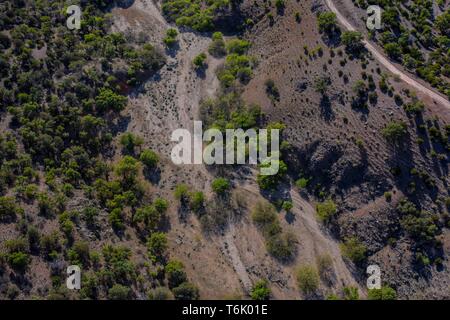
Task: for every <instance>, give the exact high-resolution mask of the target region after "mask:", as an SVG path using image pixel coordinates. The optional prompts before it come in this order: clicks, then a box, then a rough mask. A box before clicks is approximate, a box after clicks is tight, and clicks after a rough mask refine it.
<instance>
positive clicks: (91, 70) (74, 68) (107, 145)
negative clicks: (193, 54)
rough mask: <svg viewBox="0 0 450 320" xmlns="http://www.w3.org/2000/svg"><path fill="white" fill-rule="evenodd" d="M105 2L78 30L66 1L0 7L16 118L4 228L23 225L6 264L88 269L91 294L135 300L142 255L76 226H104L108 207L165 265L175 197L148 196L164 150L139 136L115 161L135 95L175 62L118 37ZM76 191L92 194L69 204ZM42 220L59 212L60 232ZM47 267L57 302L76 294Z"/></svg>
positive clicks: (0, 185) (4, 138)
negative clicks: (119, 128) (120, 128)
mask: <svg viewBox="0 0 450 320" xmlns="http://www.w3.org/2000/svg"><path fill="white" fill-rule="evenodd" d="M107 6H108V5H107V4H106V2H104V1H91V2H90V3H89V4H86V5H85V6H83V21H82V26H81V29H80V30H78V31H76V32H75V31H71V30H69V29H68V28H66V26H65V21H66V19H67V17H66V15H65V10H64V9H65V7H66V3H65V1H46V0H45V1H38V2H35V1H8V2H6V3H5V5H2V6H0V17H1V22H0V66H1V68H0V70H1V71H0V78H1V79H0V83H1V84H2V85H1V86H0V112H1V113H2V118H8V117H7V115H6V113H9V114H10V118H11V123H10V126H9V127H7V128H6V129H5V130H4V132H2V134H1V135H0V223H14V222H15V223H16V226H17V227H18V230H19V232H20V235H19V236H18V237H17V238H16V239H12V240H9V241H7V242H6V243H5V252H2V253H1V254H0V264H1V265H2V266H1V268H2V270H4V269H5V268H6V266H9V267H10V268H11V269H12V270H14V271H15V272H22V273H24V274H25V275H26V274H27V270H28V266H29V264H30V262H31V261H32V260H34V259H35V258H36V257H41V258H42V259H44V260H45V261H48V262H52V261H53V262H55V261H59V262H64V260H65V261H66V262H67V263H71V264H79V265H83V266H84V270H85V272H84V273H83V279H82V281H83V285H82V287H83V290H81V292H80V297H81V298H97V297H109V298H111V299H125V298H131V297H133V295H134V292H135V291H136V290H139V289H138V288H137V286H136V281H137V278H138V277H137V273H138V267H137V266H136V265H134V263H133V262H132V252H131V251H130V250H129V249H126V248H123V247H120V246H118V247H110V246H107V247H105V248H104V249H103V250H102V252H101V253H100V252H95V251H93V250H91V249H90V246H89V243H87V242H85V241H83V240H81V239H82V237H80V236H79V235H78V230H79V228H80V225H82V224H86V227H87V228H89V229H92V230H93V231H96V232H97V231H99V230H98V229H99V228H100V227H102V226H103V225H102V224H101V219H102V218H101V217H102V216H103V215H102V213H106V214H107V217H108V220H109V222H110V223H111V226H112V227H113V228H114V229H115V230H116V231H118V232H120V231H122V230H124V229H125V228H128V227H134V228H136V230H137V231H138V233H139V235H140V236H142V239H143V243H144V244H146V245H147V248H148V256H149V261H150V262H151V266H152V268H155V269H158V266H164V264H165V263H166V261H165V260H166V255H165V250H166V248H167V239H166V238H165V234H163V233H162V232H161V230H162V225H163V224H164V221H165V212H166V210H167V208H168V202H167V201H166V200H164V199H161V198H155V199H153V201H150V203H149V197H146V196H144V195H145V190H144V187H143V185H142V181H141V180H143V179H141V178H142V174H141V168H142V167H144V169H146V170H153V169H155V168H156V167H157V166H158V163H159V157H158V155H157V154H156V153H155V152H153V151H152V150H148V149H145V150H142V148H141V147H142V143H143V141H142V139H141V138H140V137H137V136H135V135H133V134H124V135H122V136H121V137H120V139H119V141H120V143H121V145H122V147H123V153H124V154H125V156H124V157H123V158H122V159H121V160H120V161H119V162H118V163H117V164H116V165H115V166H109V165H108V164H107V157H108V156H110V150H111V149H112V148H111V142H112V141H113V139H114V135H115V134H116V128H113V126H114V122H115V120H117V119H118V118H119V117H120V111H122V110H123V109H124V108H125V107H126V105H127V103H128V98H127V93H128V92H129V90H130V89H131V88H133V87H134V86H136V85H138V84H139V83H140V82H141V81H142V80H143V79H144V78H146V77H147V76H149V75H150V74H152V73H153V72H155V71H157V70H158V69H159V68H161V66H162V65H163V64H164V63H165V57H164V55H163V54H162V53H161V52H160V51H159V50H158V49H157V48H155V47H153V46H152V45H150V44H148V43H147V44H143V45H141V44H138V43H133V42H130V41H129V40H128V39H126V38H125V36H124V35H123V34H121V33H111V32H110V24H111V23H110V21H109V19H110V18H109V15H108V14H107V13H106V9H107V8H106V7H107ZM5 31H7V32H5ZM37 50H39V54H34V51H37ZM105 119H108V121H107V120H105ZM6 194H8V196H6ZM75 194H76V195H77V196H78V197H80V199H85V200H86V201H80V205H81V206H80V207H79V208H77V209H76V210H67V209H66V205H67V202H68V199H69V198H70V197H73V196H74V195H75ZM24 204H26V205H27V206H28V208H29V209H28V210H27V212H25V211H24V210H23V209H22V208H24ZM34 212H37V213H38V214H39V216H37V217H35V216H33V213H34ZM44 219H47V220H52V219H57V220H56V221H57V223H56V226H57V229H56V230H54V231H52V232H50V233H48V234H44V233H42V232H40V231H39V229H38V228H37V227H35V224H36V223H38V222H39V221H43V220H44ZM36 220H37V221H36ZM58 226H59V230H58ZM2 248H3V246H2ZM48 268H49V269H51V273H52V274H51V275H52V280H53V288H52V289H51V292H50V294H49V297H51V298H61V297H67V293H65V292H64V290H63V288H64V284H65V280H64V279H65V277H66V274H65V272H63V271H64V270H59V269H58V270H53V269H52V268H51V266H50V265H49V266H48ZM155 278H156V276H155V277H154V278H152V279H155ZM162 279H164V276H162ZM162 283H163V282H162ZM163 284H164V283H163ZM0 294H2V293H0Z"/></svg>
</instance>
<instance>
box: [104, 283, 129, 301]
mask: <svg viewBox="0 0 450 320" xmlns="http://www.w3.org/2000/svg"><path fill="white" fill-rule="evenodd" d="M130 297H131V289H130V288H129V287H126V286H124V285H121V284H115V285H113V286H112V288H110V289H109V290H108V298H109V299H111V300H128V299H130Z"/></svg>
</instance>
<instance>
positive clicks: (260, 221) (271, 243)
mask: <svg viewBox="0 0 450 320" xmlns="http://www.w3.org/2000/svg"><path fill="white" fill-rule="evenodd" d="M252 219H253V222H254V223H255V224H256V225H257V226H258V228H259V229H260V230H261V232H262V234H263V236H264V238H265V239H266V247H267V251H268V252H269V253H270V254H271V255H272V256H273V257H274V258H276V259H278V260H281V261H288V260H290V259H292V258H293V257H294V256H295V253H296V243H297V240H296V238H295V236H294V235H293V234H292V233H290V232H283V230H282V227H281V225H280V221H279V219H278V216H277V213H276V210H275V208H274V206H273V205H271V204H270V203H263V202H258V203H257V204H256V206H255V208H254V210H253V212H252Z"/></svg>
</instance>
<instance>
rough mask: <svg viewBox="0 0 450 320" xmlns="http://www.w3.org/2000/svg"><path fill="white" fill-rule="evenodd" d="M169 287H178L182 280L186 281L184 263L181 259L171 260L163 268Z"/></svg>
mask: <svg viewBox="0 0 450 320" xmlns="http://www.w3.org/2000/svg"><path fill="white" fill-rule="evenodd" d="M164 271H165V273H166V277H167V281H168V282H169V288H175V287H178V286H179V285H180V284H182V283H183V282H185V281H187V276H186V272H184V265H183V263H182V262H181V261H178V260H171V261H169V263H167V265H166V267H165V268H164Z"/></svg>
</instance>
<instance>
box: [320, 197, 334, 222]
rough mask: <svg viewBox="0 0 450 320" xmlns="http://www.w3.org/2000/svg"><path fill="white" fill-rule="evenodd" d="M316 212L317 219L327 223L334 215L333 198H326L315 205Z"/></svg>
mask: <svg viewBox="0 0 450 320" xmlns="http://www.w3.org/2000/svg"><path fill="white" fill-rule="evenodd" d="M316 212H317V216H318V217H319V220H320V221H322V222H324V223H327V222H329V221H330V220H331V219H332V218H333V217H334V216H335V215H336V213H337V206H336V204H335V203H334V201H333V200H331V199H328V200H325V201H324V202H322V203H318V204H317V205H316Z"/></svg>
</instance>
